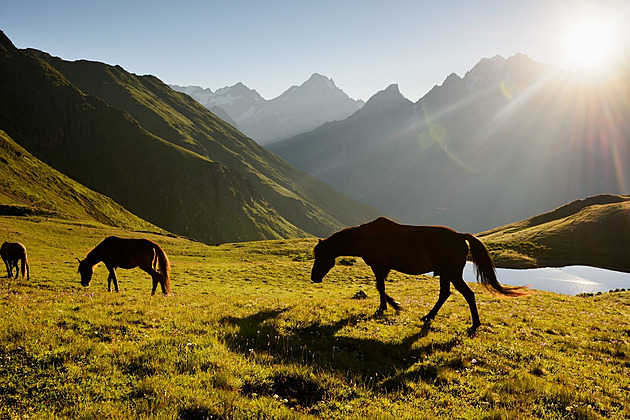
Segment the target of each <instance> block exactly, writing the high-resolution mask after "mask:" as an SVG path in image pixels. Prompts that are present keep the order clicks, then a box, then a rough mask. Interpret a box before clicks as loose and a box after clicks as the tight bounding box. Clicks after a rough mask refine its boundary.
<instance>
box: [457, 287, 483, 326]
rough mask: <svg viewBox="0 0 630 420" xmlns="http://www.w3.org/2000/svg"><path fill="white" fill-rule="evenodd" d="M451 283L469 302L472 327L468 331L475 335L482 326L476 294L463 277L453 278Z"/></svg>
mask: <svg viewBox="0 0 630 420" xmlns="http://www.w3.org/2000/svg"><path fill="white" fill-rule="evenodd" d="M451 282H452V283H453V286H455V288H456V289H457V291H458V292H459V293H461V294H462V296H464V299H466V302H468V306H469V307H470V315H471V316H472V325H471V326H470V328H469V329H468V333H469V334H474V333H475V332H476V331H477V328H479V326H480V325H481V321H479V313H478V312H477V303H476V302H475V292H473V291H472V290H471V289H470V287H469V286H468V284H466V282H465V281H464V279H463V278H462V277H461V276H457V277H452V278H451Z"/></svg>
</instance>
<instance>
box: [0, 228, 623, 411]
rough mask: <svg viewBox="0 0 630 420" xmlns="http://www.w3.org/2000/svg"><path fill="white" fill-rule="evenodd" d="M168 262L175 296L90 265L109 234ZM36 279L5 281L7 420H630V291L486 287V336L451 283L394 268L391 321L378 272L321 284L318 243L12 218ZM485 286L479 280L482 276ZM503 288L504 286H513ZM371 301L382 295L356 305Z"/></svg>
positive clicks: (338, 271) (342, 267)
mask: <svg viewBox="0 0 630 420" xmlns="http://www.w3.org/2000/svg"><path fill="white" fill-rule="evenodd" d="M111 234H117V235H119V236H124V237H140V236H141V237H147V238H149V239H152V240H154V241H156V242H158V243H159V244H160V245H161V246H162V247H163V248H164V249H165V250H166V252H167V254H168V255H169V258H170V260H171V263H172V265H173V269H172V284H173V291H174V296H171V297H162V296H154V297H151V296H150V289H151V280H150V277H149V276H148V275H147V274H145V273H144V272H142V271H140V270H138V269H135V270H122V269H120V270H118V272H117V273H118V278H119V284H120V287H121V293H119V294H116V293H108V292H107V285H106V277H107V271H106V269H105V268H104V266H103V265H102V264H101V265H99V266H97V269H96V270H95V275H94V277H93V280H92V284H91V286H90V287H89V288H82V287H81V286H80V281H79V275H78V274H77V272H76V270H77V261H76V257H81V258H82V257H83V256H84V255H85V254H86V253H87V251H88V250H89V249H91V248H92V247H93V246H95V245H96V244H97V243H98V242H100V241H101V240H102V239H103V238H104V237H105V236H107V235H111ZM5 240H8V241H18V240H19V241H20V242H22V243H24V244H25V245H26V247H27V249H28V252H29V261H30V268H31V279H30V280H28V281H27V280H25V279H24V280H23V279H22V278H21V277H20V278H19V279H18V280H11V281H9V280H8V279H7V278H6V274H5V272H4V268H3V267H2V272H1V273H2V274H1V276H0V291H1V293H0V319H1V321H0V418H8V419H26V418H29V419H32V418H37V419H40V418H43V419H47V418H78V419H92V418H99V419H107V418H111V419H119V418H131V419H133V418H154V419H173V418H181V419H204V418H213V419H216V418H219V419H251V418H261V419H263V418H264V419H284V418H289V419H291V418H327V419H336V418H338V419H346V418H347V419H365V418H370V419H422V418H427V419H429V418H431V419H433V418H463V419H478V418H487V419H515V418H516V419H517V418H523V419H528V418H544V419H566V418H579V419H596V418H624V417H625V418H628V417H630V347H629V342H630V292H619V293H606V294H602V295H599V296H594V297H574V296H563V295H557V294H553V293H547V292H541V291H532V293H530V294H529V295H528V296H525V297H520V298H504V297H498V296H494V295H492V294H490V293H488V292H486V291H484V290H482V288H480V287H478V286H477V285H476V284H474V285H472V287H473V289H474V290H475V291H476V292H477V302H478V307H479V311H480V316H481V321H482V324H483V325H482V327H481V328H480V329H479V331H478V333H477V335H476V336H474V337H468V336H467V335H466V333H465V332H466V328H467V327H468V326H469V324H470V322H471V321H470V314H469V311H468V307H467V305H466V303H465V301H464V299H463V298H462V297H461V295H459V294H458V293H456V292H454V293H453V294H452V296H451V298H450V299H449V300H448V301H447V303H446V304H445V305H444V307H443V308H442V310H441V311H440V313H439V314H438V316H437V317H436V319H435V320H434V321H433V322H432V323H431V324H430V325H425V324H424V323H423V322H422V321H421V320H420V318H421V316H423V315H425V314H426V313H427V312H428V311H429V309H430V308H431V307H432V306H433V304H434V303H435V300H436V299H437V295H438V289H439V287H438V281H437V279H434V278H432V277H429V276H415V277H412V276H406V275H402V274H399V273H392V274H391V275H390V280H391V281H389V282H388V283H387V286H386V287H387V289H388V292H389V293H390V295H392V296H393V297H395V298H396V299H397V300H398V301H399V302H401V304H402V305H403V308H404V310H403V311H401V312H399V313H396V312H394V311H392V310H391V309H389V310H388V311H387V312H386V313H385V314H384V315H382V316H374V313H375V310H376V308H377V306H378V296H377V293H376V290H375V288H374V281H373V276H372V274H371V272H370V270H369V268H368V267H367V266H365V264H364V263H363V262H362V261H360V260H355V259H352V258H345V259H339V260H338V264H337V266H336V267H335V268H334V269H333V270H332V271H331V272H330V273H329V275H328V276H327V277H326V278H325V279H324V282H323V283H321V284H312V283H311V282H310V279H309V274H310V268H311V264H312V259H311V258H312V256H311V249H312V247H313V246H314V244H315V241H316V240H315V239H297V240H283V241H265V242H250V243H237V244H225V245H220V246H206V245H203V244H201V243H198V242H194V241H190V240H187V239H184V238H179V237H174V236H168V235H164V234H153V233H139V232H129V231H122V230H118V229H116V228H111V227H106V226H104V225H100V224H97V223H90V222H71V221H68V220H61V219H47V218H44V217H36V216H31V217H1V218H0V242H1V241H5ZM467 280H468V281H473V279H467ZM499 280H500V279H499ZM359 291H363V292H365V293H366V294H367V296H368V298H367V299H362V300H358V299H352V298H353V296H354V295H355V294H356V293H357V292H359Z"/></svg>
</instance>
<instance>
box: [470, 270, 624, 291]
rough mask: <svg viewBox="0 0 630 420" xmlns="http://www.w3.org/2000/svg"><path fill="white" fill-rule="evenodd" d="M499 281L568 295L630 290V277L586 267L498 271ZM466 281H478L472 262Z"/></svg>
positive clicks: (611, 271)
mask: <svg viewBox="0 0 630 420" xmlns="http://www.w3.org/2000/svg"><path fill="white" fill-rule="evenodd" d="M497 277H498V279H499V282H500V283H502V284H508V285H511V286H524V285H530V286H529V287H530V288H531V289H538V290H546V291H548V292H555V293H562V294H564V295H576V294H578V293H597V292H608V291H610V290H615V289H630V273H622V272H619V271H613V270H605V269H603V268H595V267H589V266H583V265H574V266H570V267H560V268H532V269H528V270H514V269H509V268H497ZM464 279H465V280H466V281H468V282H473V281H475V274H474V272H473V266H472V263H470V262H469V263H467V264H466V268H465V269H464Z"/></svg>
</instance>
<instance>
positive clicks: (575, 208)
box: [479, 195, 630, 272]
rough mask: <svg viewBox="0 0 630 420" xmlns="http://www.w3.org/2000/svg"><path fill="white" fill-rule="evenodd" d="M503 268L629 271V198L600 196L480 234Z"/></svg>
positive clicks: (497, 262) (496, 261)
mask: <svg viewBox="0 0 630 420" xmlns="http://www.w3.org/2000/svg"><path fill="white" fill-rule="evenodd" d="M479 237H480V238H481V239H482V240H483V241H484V243H485V244H486V245H487V246H488V247H489V248H490V250H491V251H492V253H493V256H494V257H495V263H496V264H497V265H498V266H501V267H514V268H531V267H555V266H566V265H573V264H579V265H591V266H594V267H601V268H608V269H612V270H619V271H626V272H630V260H629V259H628V255H630V241H629V239H630V196H619V195H600V196H595V197H589V198H587V199H584V200H577V201H574V202H572V203H569V204H566V205H564V206H561V207H559V208H557V209H555V210H553V211H551V212H548V213H545V214H541V215H538V216H535V217H532V218H530V219H527V220H524V221H521V222H517V223H513V224H510V225H507V226H502V227H499V228H496V229H492V230H490V231H487V232H483V233H480V234H479Z"/></svg>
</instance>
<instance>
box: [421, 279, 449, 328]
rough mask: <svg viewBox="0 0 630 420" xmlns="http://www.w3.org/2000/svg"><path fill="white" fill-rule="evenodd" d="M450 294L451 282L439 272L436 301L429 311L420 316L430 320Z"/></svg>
mask: <svg viewBox="0 0 630 420" xmlns="http://www.w3.org/2000/svg"><path fill="white" fill-rule="evenodd" d="M450 295H451V283H450V282H449V280H448V278H446V277H444V276H443V275H441V274H440V295H439V296H438V300H437V302H435V305H434V306H433V309H431V310H430V311H429V313H428V314H426V315H425V316H423V317H422V320H423V321H432V320H433V319H434V318H435V316H436V315H437V313H438V311H439V310H440V308H441V307H442V305H444V302H446V299H448V297H449V296H450Z"/></svg>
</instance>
